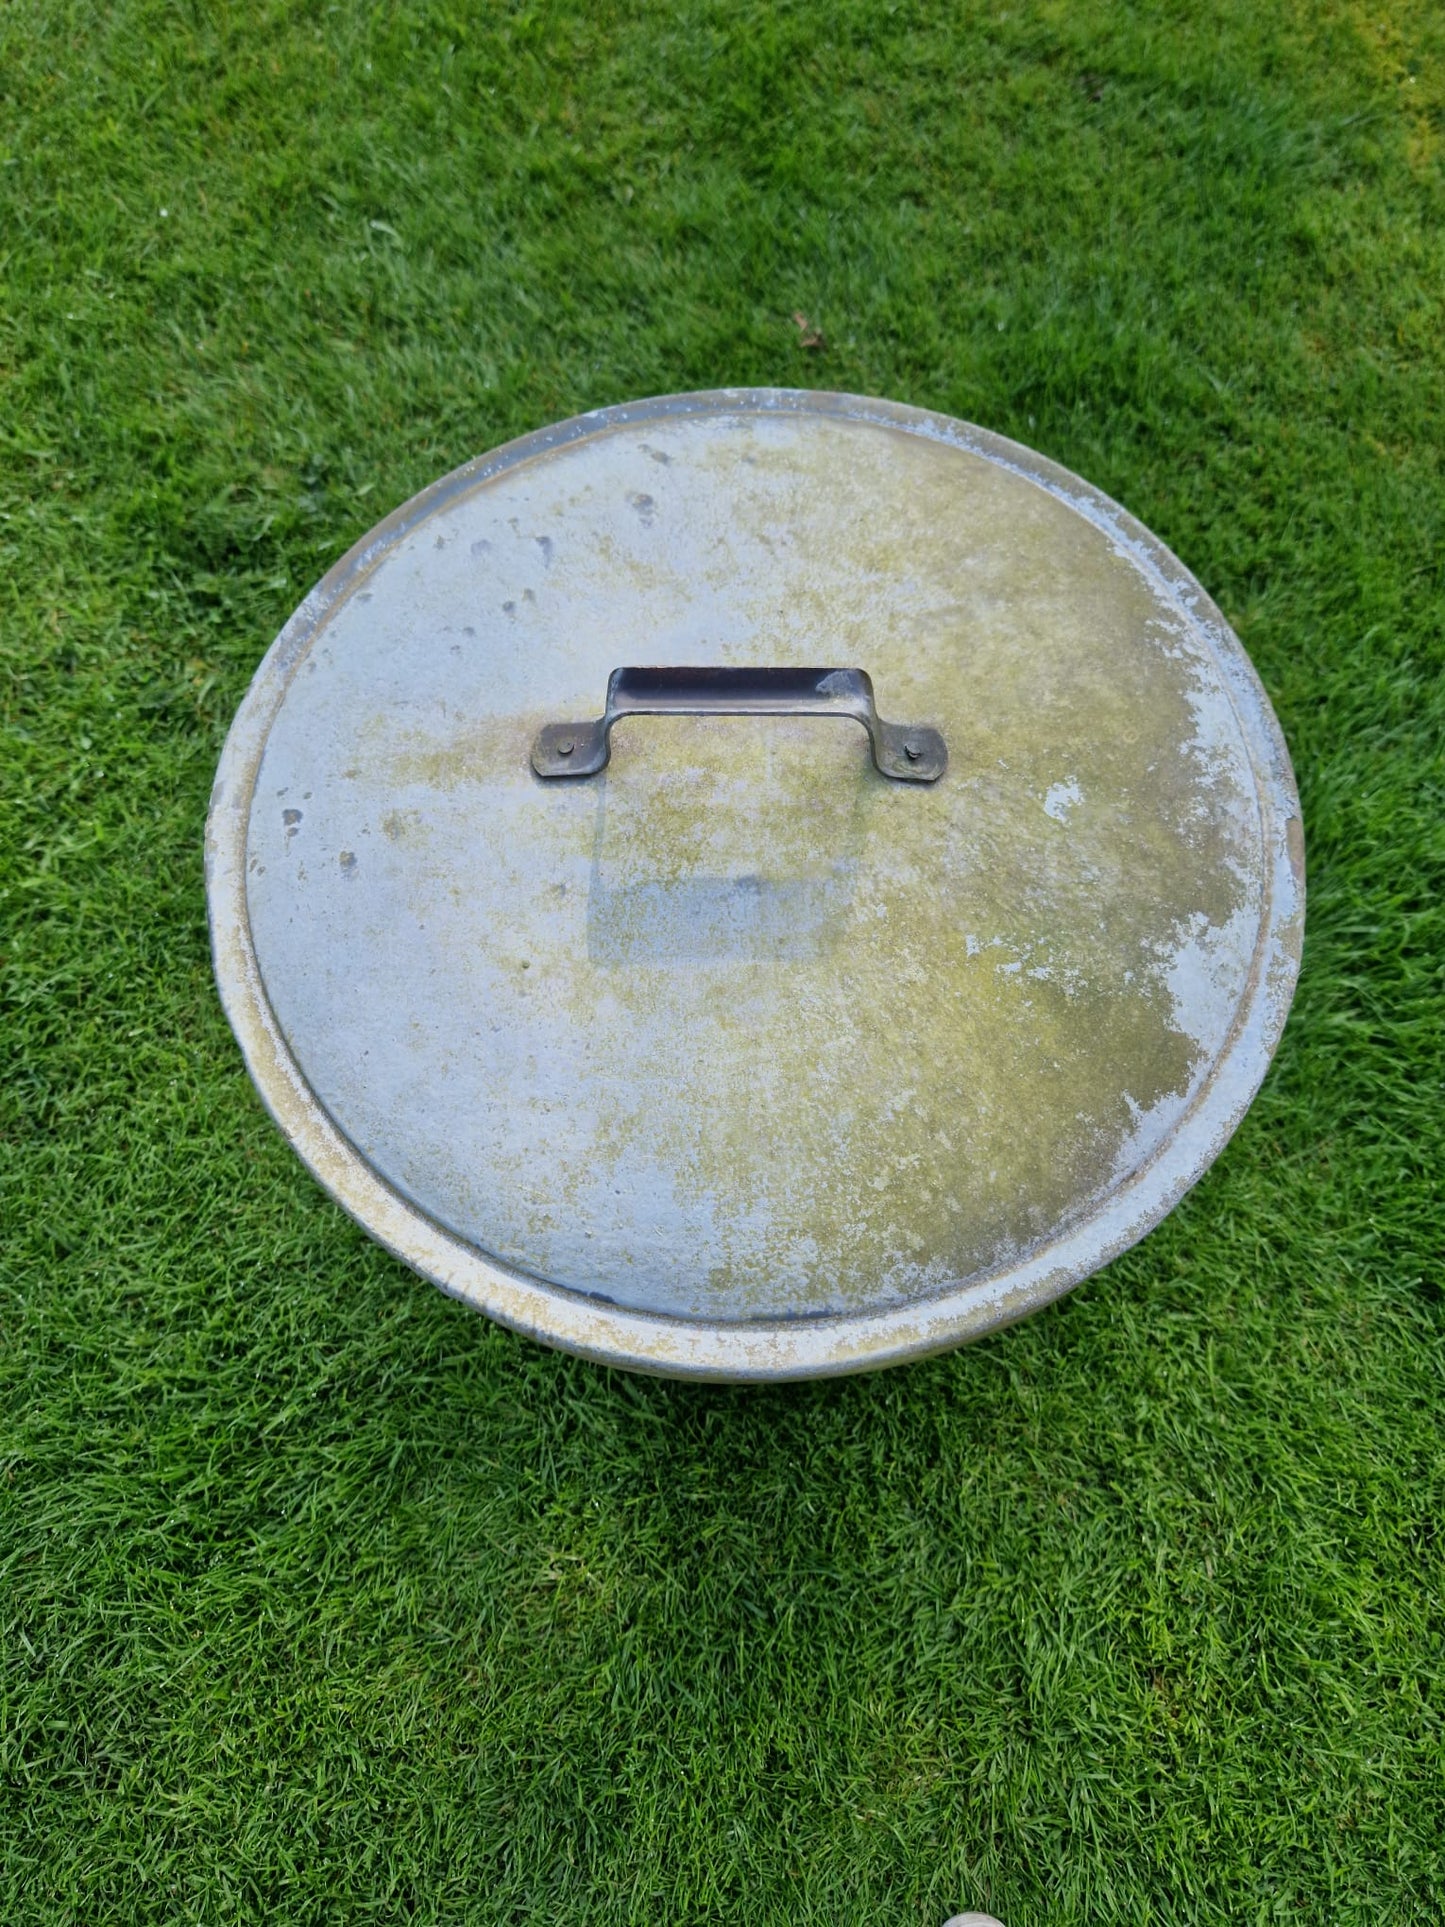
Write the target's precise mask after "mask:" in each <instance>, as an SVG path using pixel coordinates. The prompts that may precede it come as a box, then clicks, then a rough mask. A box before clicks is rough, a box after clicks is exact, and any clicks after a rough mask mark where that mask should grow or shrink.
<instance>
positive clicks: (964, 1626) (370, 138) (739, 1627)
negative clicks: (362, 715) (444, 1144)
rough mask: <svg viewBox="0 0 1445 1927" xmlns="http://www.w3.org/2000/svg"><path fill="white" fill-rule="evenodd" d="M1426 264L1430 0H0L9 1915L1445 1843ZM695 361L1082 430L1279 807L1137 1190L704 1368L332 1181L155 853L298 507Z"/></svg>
mask: <svg viewBox="0 0 1445 1927" xmlns="http://www.w3.org/2000/svg"><path fill="white" fill-rule="evenodd" d="M1442 298H1445V9H1441V8H1440V7H1439V5H1438V4H1437V0H1373V3H1372V4H1370V5H1368V6H1366V5H1364V4H1359V5H1356V4H1354V3H1353V0H1293V3H1292V4H1284V0H1161V3H1160V4H1144V0H1139V3H1138V4H1128V0H1053V3H1043V0H1031V3H1027V4H1025V3H1022V0H1007V4H1005V5H1003V6H998V5H989V6H983V5H951V6H945V5H939V4H922V3H921V0H920V4H908V3H907V0H901V3H900V4H898V5H889V4H886V3H885V0H827V3H825V0H791V3H790V0H768V3H767V4H748V3H747V0H733V3H732V4H725V3H724V0H713V3H712V4H708V3H707V0H672V4H668V5H662V4H644V5H636V6H623V5H618V4H616V3H615V0H575V4H571V5H569V4H565V3H564V0H538V3H537V4H535V5H529V6H516V7H504V6H480V5H473V6H470V7H468V6H463V5H461V4H460V0H453V4H451V5H447V4H441V3H440V0H437V3H436V4H423V3H421V0H418V4H412V5H400V4H399V5H395V6H382V5H374V6H365V5H362V4H360V0H348V4H345V5H341V6H334V5H333V6H321V5H311V4H301V3H300V0H248V3H247V4H240V3H239V0H231V4H229V5H228V4H224V3H218V4H215V5H208V4H201V0H192V4H183V3H182V0H174V4H169V5H164V4H158V3H155V4H147V3H144V0H117V4H114V5H110V6H107V7H104V8H100V7H94V6H82V5H79V4H76V5H65V4H62V3H61V0H10V4H8V5H7V6H5V7H4V8H3V9H0V651H3V664H0V667H3V684H0V772H3V784H4V788H3V803H0V808H3V815H0V929H3V937H0V950H3V961H0V974H3V997H4V1003H3V1018H0V1024H3V1030H0V1042H3V1057H0V1063H3V1083H0V1213H3V1234H4V1238H3V1243H4V1256H3V1273H0V1339H3V1342H0V1461H3V1476H0V1702H3V1703H0V1767H3V1790H0V1917H3V1919H4V1920H5V1921H6V1922H21V1921H26V1922H28V1921H36V1922H60V1921H74V1922H87V1923H88V1922H102V1921H103V1922H129V1921H141V1920H148V1921H205V1922H211V1921H221V1920H231V1919H236V1920H249V1921H265V1922H267V1923H281V1922H287V1923H290V1922H303V1921H305V1922H311V1921H314V1922H340V1921H346V1922H351V1921H377V1922H393V1921H416V1922H461V1921H467V1922H472V1921H476V1922H492V1921H498V1922H534V1921H535V1922H538V1923H544V1922H545V1923H552V1922H557V1923H569V1924H570V1923H574V1922H576V1923H581V1922H599V1923H600V1922H607V1923H613V1922H616V1923H621V1922H639V1923H642V1922H647V1923H652V1922H679V1923H683V1922H686V1923H701V1922H708V1923H713V1922H737V1923H747V1924H748V1927H758V1924H759V1923H777V1927H802V1924H803V1923H817V1924H818V1927H853V1924H854V1923H860V1924H861V1923H868V1924H869V1927H871V1924H872V1923H879V1927H882V1924H883V1923H890V1924H891V1923H894V1922H897V1923H904V1922H908V1923H918V1924H920V1927H936V1923H938V1922H941V1921H942V1919H943V1918H944V1916H945V1915H946V1914H947V1913H949V1912H951V1911H952V1910H953V1909H955V1908H957V1907H961V1906H966V1905H973V1906H987V1907H989V1908H991V1909H992V1910H993V1911H995V1912H997V1913H998V1914H1000V1915H1001V1916H1002V1917H1003V1919H1004V1920H1005V1921H1006V1922H1007V1923H1008V1927H1064V1923H1080V1924H1081V1927H1083V1924H1085V1923H1087V1927H1095V1924H1096V1923H1106V1922H1115V1921H1118V1922H1131V1923H1132V1922H1139V1923H1142V1922H1231V1923H1232V1922H1249V1923H1259V1922H1276V1921H1281V1920H1289V1921H1298V1922H1301V1923H1310V1927H1314V1923H1326V1922H1327V1923H1330V1927H1346V1923H1356V1922H1358V1923H1361V1927H1365V1924H1366V1923H1368V1927H1380V1923H1384V1922H1415V1921H1421V1922H1429V1921H1438V1920H1440V1919H1442V1918H1445V1600H1442V1581H1445V1531H1442V1526H1441V1518H1442V1512H1445V1435H1442V1389H1445V1265H1442V1256H1445V1253H1442V1243H1445V1240H1442V1207H1441V1201H1440V1192H1439V1178H1440V1172H1441V1168H1442V1150H1445V1127H1442V1073H1445V1063H1442V1058H1445V1049H1442V1042H1445V962H1442V959H1445V907H1442V906H1445V640H1442V634H1445V491H1442V459H1441V450H1442V445H1445V318H1442ZM795 311H797V312H799V313H801V314H803V315H804V316H806V317H807V319H808V321H809V323H811V324H812V327H813V329H815V330H820V331H821V333H822V335H823V337H824V342H825V345H824V346H823V347H821V348H818V347H813V348H808V347H805V346H804V345H803V337H802V332H801V331H800V329H799V328H798V326H797V325H796V324H795V322H794V320H793V319H792V317H793V314H794V312H795ZM731 383H760V384H761V383H768V384H780V385H798V386H818V387H828V388H846V389H852V390H857V391H862V392H864V393H871V394H879V395H889V396H894V397H897V398H898V399H900V400H904V401H908V402H915V403H920V404H924V405H927V406H930V407H934V408H940V409H944V410H947V411H949V412H951V413H954V414H958V415H962V416H965V417H967V418H969V419H971V420H974V421H977V422H981V423H984V424H986V425H987V426H989V427H992V428H995V429H999V430H1001V431H1003V432H1005V433H1007V434H1010V435H1014V436H1017V437H1019V438H1020V439H1021V440H1024V441H1027V442H1029V443H1031V444H1033V445H1034V446H1036V447H1038V448H1040V449H1042V450H1043V451H1045V452H1046V453H1047V454H1049V455H1051V456H1053V457H1055V458H1056V459H1058V460H1060V461H1062V462H1064V463H1066V464H1067V465H1068V466H1070V467H1072V468H1075V469H1077V470H1079V471H1080V472H1082V473H1083V474H1085V475H1087V476H1088V477H1089V478H1090V479H1091V480H1092V481H1094V482H1096V483H1098V484H1099V485H1100V486H1102V487H1103V488H1105V489H1107V490H1108V491H1109V492H1110V493H1111V494H1113V495H1114V496H1116V497H1117V498H1119V499H1120V500H1121V501H1123V502H1124V503H1125V504H1126V505H1127V506H1128V507H1129V508H1130V509H1132V510H1133V511H1134V513H1135V514H1137V515H1139V516H1140V517H1142V518H1143V519H1144V520H1145V521H1146V522H1147V523H1148V524H1150V526H1152V527H1153V528H1154V529H1155V530H1156V531H1157V532H1158V533H1159V534H1160V535H1161V536H1162V537H1163V538H1164V539H1165V540H1166V541H1167V542H1169V543H1170V544H1171V545H1172V546H1173V547H1174V548H1175V550H1176V551H1177V552H1178V553H1179V554H1180V555H1181V556H1182V557H1183V558H1184V560H1185V561H1186V562H1187V563H1188V564H1189V565H1190V566H1191V567H1192V568H1193V569H1194V570H1195V572H1196V573H1197V574H1198V575H1199V576H1200V577H1201V579H1202V580H1203V581H1204V582H1205V584H1206V585H1207V586H1208V587H1209V588H1210V589H1211V590H1212V592H1213V593H1214V594H1215V595H1216V596H1217V598H1218V599H1219V600H1220V602H1221V603H1222V605H1223V606H1224V608H1225V609H1226V610H1227V611H1228V612H1229V614H1230V615H1231V617H1232V619H1233V620H1234V622H1235V624H1236V626H1237V628H1238V630H1239V633H1240V634H1241V636H1242V637H1243V638H1244V640H1245V643H1246V645H1247V646H1248V648H1249V649H1250V651H1251V652H1252V654H1253V657H1254V660H1255V662H1256V663H1257V665H1258V666H1259V669H1260V672H1261V674H1262V676H1263V678H1264V680H1265V683H1266V685H1267V686H1268V688H1269V690H1270V693H1271V695H1272V697H1273V699H1274V701H1275V704H1276V707H1277V709H1278V712H1279V715H1280V718H1281V721H1282V722H1283V725H1284V728H1285V731H1286V733H1287V735H1288V737H1289V740H1290V744H1291V748H1292V751H1293V755H1294V761H1295V768H1296V771H1297V774H1298V778H1299V784H1300V790H1301V793H1302V797H1303V803H1304V812H1305V824H1306V835H1307V842H1308V853H1309V864H1310V891H1311V895H1310V911H1309V925H1308V934H1307V939H1306V960H1305V970H1304V975H1303V978H1302V981H1301V985H1300V991H1299V997H1298V1001H1297V1003H1296V1007H1295V1012H1294V1015H1293V1017H1292V1019H1291V1022H1290V1026H1289V1029H1288V1031H1287V1033H1286V1035H1285V1039H1284V1043H1283V1047H1282V1049H1281V1051H1280V1053H1279V1057H1278V1059H1277V1062H1276V1065H1275V1068H1274V1070H1273V1071H1272V1073H1271V1076H1270V1078H1269V1080H1268V1082H1267V1083H1266V1086H1265V1089H1264V1091H1263V1093H1262V1095H1261V1097H1260V1099H1259V1101H1258V1102H1257V1104H1256V1106H1255V1108H1254V1110H1253V1111H1252V1113H1251V1114H1250V1117H1249V1119H1248V1120H1247V1122H1246V1123H1245V1125H1244V1127H1243V1128H1242V1129H1241V1131H1240V1132H1239V1134H1238V1136H1237V1137H1236V1139H1235V1140H1234V1142H1233V1144H1232V1145H1231V1146H1230V1148H1229V1150H1228V1152H1227V1154H1226V1155H1225V1156H1224V1158H1223V1159H1222V1160H1221V1162H1220V1163H1219V1165H1218V1166H1217V1167H1216V1168H1215V1169H1214V1171H1213V1172H1212V1173H1211V1175H1210V1176H1209V1177H1208V1179H1207V1180H1206V1181H1205V1182H1204V1183H1203V1184H1202V1185H1201V1186H1200V1187H1199V1188H1198V1190H1197V1191H1196V1192H1195V1193H1194V1194H1193V1195H1192V1196H1191V1197H1190V1198H1189V1199H1188V1200H1186V1202H1185V1203H1184V1205H1183V1206H1182V1207H1181V1208H1180V1209H1179V1210H1178V1211H1177V1212H1176V1213H1175V1214H1174V1216H1173V1217H1172V1218H1171V1219H1170V1220H1168V1221H1167V1223H1166V1224H1165V1225H1164V1226H1163V1227H1162V1228H1161V1229H1160V1230H1158V1231H1157V1232H1155V1233H1154V1234H1153V1236H1151V1237H1150V1238H1149V1239H1148V1240H1147V1241H1146V1243H1145V1244H1143V1245H1142V1246H1141V1247H1139V1248H1138V1249H1137V1250H1136V1251H1134V1252H1133V1253H1131V1254H1130V1255H1129V1256H1128V1257H1127V1258H1125V1259H1123V1260H1121V1261H1120V1262H1119V1263H1117V1264H1115V1265H1114V1266H1113V1267H1112V1268H1111V1269H1110V1270H1109V1271H1108V1272H1106V1273H1105V1274H1103V1275H1102V1276H1100V1277H1098V1278H1096V1279H1094V1280H1093V1281H1092V1282H1091V1283H1089V1284H1087V1285H1085V1286H1084V1287H1082V1288H1081V1289H1080V1290H1079V1291H1077V1292H1076V1293H1075V1294H1074V1295H1073V1296H1072V1297H1071V1298H1069V1299H1067V1300H1066V1301H1064V1302H1063V1303H1061V1304H1059V1305H1058V1306H1056V1307H1054V1308H1053V1309H1052V1310H1050V1311H1048V1312H1046V1313H1044V1314H1042V1315H1041V1316H1039V1317H1036V1318H1034V1319H1033V1320H1031V1321H1029V1322H1028V1323H1026V1324H1024V1325H1021V1326H1019V1327H1017V1328H1016V1329H1014V1330H1012V1331H1009V1332H1007V1333H1004V1334H1002V1335H1000V1336H998V1337H996V1338H994V1339H992V1340H990V1341H988V1342H986V1343H984V1344H981V1345H979V1346H977V1347H975V1348H973V1349H972V1350H969V1351H965V1352H963V1353H960V1354H958V1355H956V1356H955V1357H952V1358H950V1359H946V1360H943V1361H939V1362H936V1363H933V1364H929V1365H925V1366H919V1367H915V1368H911V1369H907V1370H902V1371H898V1372H895V1373H891V1374H885V1375H882V1376H878V1377H874V1378H869V1379H862V1380H853V1381H843V1382H834V1383H827V1384H822V1385H816V1386H804V1387H798V1388H790V1389H781V1390H778V1391H774V1392H768V1391H763V1392H759V1391H729V1390H717V1389H706V1388H699V1387H689V1386H674V1385H669V1384H663V1383H657V1382H652V1381H645V1380H635V1379H628V1378H624V1377H621V1376H618V1375H613V1374H608V1373H606V1372H603V1371H601V1370H598V1369H595V1368H592V1367H590V1366H587V1365H583V1364H579V1363H577V1362H574V1361H570V1360H568V1359H565V1358H561V1357H556V1356H553V1355H551V1354H548V1353H546V1352H544V1351H542V1350H540V1349H538V1348H536V1347H535V1346H533V1345H531V1344H529V1343H527V1342H525V1341H523V1340H520V1339H517V1338H514V1337H512V1336H510V1335H509V1334H507V1333H505V1332H502V1331H500V1330H496V1329H493V1328H491V1327H490V1326H488V1325H487V1324H486V1323H485V1322H483V1321H482V1320H481V1319H479V1318H477V1317H476V1316H475V1315H474V1314H472V1313H471V1312H469V1311H467V1310H465V1309H464V1308H462V1307H461V1306H459V1305H457V1304H454V1303H451V1302H449V1301H447V1300H446V1299H444V1298H442V1297H441V1296H440V1295H439V1294H438V1293H436V1292H434V1291H433V1290H431V1289H430V1288H429V1287H428V1286H426V1285H424V1284H423V1283H421V1282H420V1281H418V1280H416V1279H414V1278H413V1277H412V1276H411V1275H410V1274H408V1273H406V1272H405V1271H403V1270H402V1269H401V1268H400V1267H399V1266H398V1265H396V1264H395V1263H393V1262H392V1261H391V1260H390V1259H388V1258H387V1257H386V1256H384V1255H383V1254H382V1253H381V1252H380V1251H379V1250H378V1249H376V1248H375V1247H373V1246H372V1245H370V1244H369V1243H368V1242H367V1241H366V1240H365V1238H364V1237H363V1236H362V1235H361V1233H360V1232H358V1231H357V1230H356V1229H355V1228H354V1227H353V1226H352V1225H351V1224H350V1223H349V1222H348V1221H347V1220H345V1219H344V1218H343V1217H342V1216H341V1215H340V1213H339V1212H338V1211H337V1210H336V1209H334V1208H333V1207H332V1206H331V1205H330V1204H329V1203H328V1202H327V1201H326V1199H325V1198H324V1197H323V1196H322V1195H321V1194H320V1193H319V1191H318V1190H317V1189H316V1188H315V1187H314V1185H313V1184H312V1183H311V1181H310V1180H309V1179H308V1178H307V1177H306V1176H305V1174H304V1173H303V1172H302V1170H301V1168H300V1167H299V1165H298V1164H297V1163H296V1161H295V1160H294V1158H293V1157H292V1155H291V1153H290V1152H289V1151H288V1149H287V1148H286V1146H285V1145H284V1143H282V1142H281V1141H280V1139H279V1138H278V1136H277V1135H276V1133H275V1132H274V1131H273V1129H272V1127H271V1126H270V1125H269V1123H268V1122H267V1120H266V1119H265V1117H264V1116H263V1114H262V1112H261V1109H260V1106H259V1104H258V1103H257V1101H256V1100H255V1098H254V1097H253V1095H252V1092H251V1089H250V1086H249V1084H248V1082H247V1080H246V1077H245V1074H244V1072H243V1069H242V1066H241V1063H240V1059H239V1056H238V1053H237V1051H236V1049H235V1048H234V1046H233V1044H232V1041H231V1039H230V1036H229V1034H228V1032H227V1030H226V1027H225V1024H224V1021H223V1019H222V1016H221V1013H220V1010H219V1007H218V1004H217V1001H216V997H215V995H214V992H213V989H212V984H211V977H210V966H209V960H208V955H207V939H206V925H205V907H204V900H203V893H202V879H201V829H202V821H203V817H204V812H205V807H206V800H207V793H208V789H209V785H210V780H211V774H212V771H213V769H214V765H215V761H216V756H217V753H218V751H219V748H220V744H221V740H222V737H223V735H224V732H225V728H226V725H227V722H228V720H229V717H230V715H231V713H232V711H233V710H234V708H235V705H236V703H237V702H238V700H239V698H240V696H241V693H242V691H243V690H244V688H245V686H246V682H247V679H248V677H249V675H250V673H251V671H252V669H253V668H254V666H255V664H256V663H257V661H258V660H259V658H260V656H261V654H262V652H263V650H264V649H265V647H266V645H267V644H268V642H269V641H270V639H271V637H272V635H273V634H274V632H275V631H276V629H277V628H278V627H279V625H280V623H281V622H282V620H283V619H284V617H285V616H286V614H287V613H288V612H289V611H290V609H291V608H292V606H293V605H294V604H295V602H296V601H297V600H298V599H299V597H300V595H301V594H302V592H303V591H304V590H305V589H306V588H307V587H308V586H309V584H310V583H311V582H312V581H313V580H314V579H315V578H316V577H317V576H318V575H319V574H320V573H321V572H322V570H323V569H324V568H325V567H326V566H327V565H328V564H329V563H330V562H331V561H332V560H333V559H334V558H335V557H336V556H337V555H338V554H340V553H341V552H342V551H343V550H344V549H345V548H346V547H348V546H349V545H350V543H351V542H352V541H353V540H354V539H355V538H356V537H357V535H358V534H360V533H361V532H362V531H363V530H364V529H365V528H367V527H368V526H369V525H370V523H372V522H373V521H375V520H376V519H377V518H378V517H379V516H380V514H381V513H383V512H384V511H385V510H386V509H388V508H390V507H391V506H393V505H394V504H395V503H397V502H399V501H400V500H401V499H402V498H404V497H405V496H407V495H408V494H410V493H411V492H412V491H413V490H415V489H417V488H419V487H420V486H421V485H423V484H424V483H425V482H427V481H429V480H430V479H431V478H432V477H433V476H435V475H437V474H439V473H440V472H442V471H443V470H445V469H448V468H450V467H452V466H453V465H455V464H456V463H458V462H460V461H462V460H464V459H465V458H466V457H468V456H470V455H473V454H475V453H478V452H480V451H482V450H484V449H486V448H488V447H489V446H491V445H493V444H495V443H497V442H499V441H501V440H504V439H506V438H507V437H509V436H512V435H515V434H519V433H521V432H523V431H525V430H528V429H530V428H533V427H536V426H539V425H541V424H543V423H545V422H548V421H550V420H553V419H555V418H557V417H560V416H564V415H567V414H571V413H573V412H576V411H578V410H580V409H584V408H588V407H592V406H595V405H599V404H602V403H607V402H612V401H617V400H622V399H625V398H628V397H631V396H636V395H641V394H652V393H658V392H663V391H667V390H675V389H685V388H699V387H715V386H720V385H725V384H731Z"/></svg>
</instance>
